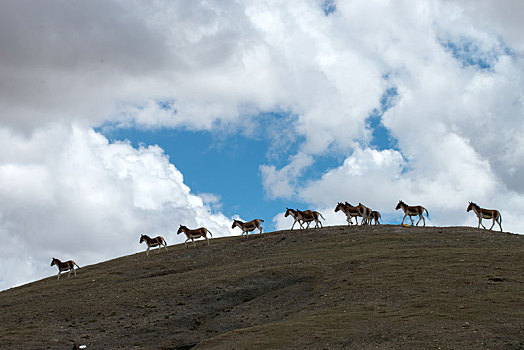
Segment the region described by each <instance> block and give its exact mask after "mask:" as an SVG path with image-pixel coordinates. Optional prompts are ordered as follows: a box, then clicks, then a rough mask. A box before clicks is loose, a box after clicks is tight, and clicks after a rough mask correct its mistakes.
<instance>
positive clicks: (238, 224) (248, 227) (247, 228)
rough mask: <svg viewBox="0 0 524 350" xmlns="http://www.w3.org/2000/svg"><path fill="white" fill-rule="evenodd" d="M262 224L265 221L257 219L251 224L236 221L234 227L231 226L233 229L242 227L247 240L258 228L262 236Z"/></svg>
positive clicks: (250, 222)
mask: <svg viewBox="0 0 524 350" xmlns="http://www.w3.org/2000/svg"><path fill="white" fill-rule="evenodd" d="M262 222H264V220H261V219H255V220H251V221H249V222H243V221H240V220H234V221H233V226H231V228H235V227H240V229H241V230H242V236H244V234H246V238H247V235H248V232H251V231H254V230H255V229H256V228H258V230H259V231H260V234H262V226H260V223H262Z"/></svg>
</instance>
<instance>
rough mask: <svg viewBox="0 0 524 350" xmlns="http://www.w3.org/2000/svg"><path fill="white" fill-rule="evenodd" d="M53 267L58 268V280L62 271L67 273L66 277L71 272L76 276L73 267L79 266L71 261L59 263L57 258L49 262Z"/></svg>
mask: <svg viewBox="0 0 524 350" xmlns="http://www.w3.org/2000/svg"><path fill="white" fill-rule="evenodd" d="M53 265H56V267H58V279H60V274H61V273H62V271H69V273H68V274H67V277H69V276H70V275H71V271H73V272H74V273H75V276H76V270H75V266H76V267H78V268H80V266H78V265H77V264H76V262H74V261H73V260H68V261H64V262H61V261H60V260H58V259H57V258H53V260H51V266H53Z"/></svg>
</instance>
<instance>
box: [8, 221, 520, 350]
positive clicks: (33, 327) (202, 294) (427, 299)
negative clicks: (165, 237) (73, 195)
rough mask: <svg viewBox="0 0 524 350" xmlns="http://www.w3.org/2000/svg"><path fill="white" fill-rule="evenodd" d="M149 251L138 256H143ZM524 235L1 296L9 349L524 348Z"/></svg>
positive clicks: (368, 249)
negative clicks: (74, 345)
mask: <svg viewBox="0 0 524 350" xmlns="http://www.w3.org/2000/svg"><path fill="white" fill-rule="evenodd" d="M140 248H143V247H137V250H138V249H140ZM523 274H524V236H520V235H512V234H507V233H500V232H490V231H485V230H478V229H474V228H468V227H426V228H412V227H401V226H389V225H384V226H372V227H370V226H358V227H345V226H335V227H326V228H323V229H316V230H303V231H299V230H294V231H279V232H274V233H267V234H264V235H262V236H259V235H250V236H249V239H247V240H246V239H242V238H240V237H231V238H220V239H214V240H211V245H210V246H209V247H208V246H204V245H203V244H202V243H199V245H198V246H197V247H196V248H194V247H192V246H190V247H189V249H186V248H185V247H184V246H183V245H176V246H169V251H167V252H166V251H162V252H160V253H157V252H153V253H151V254H150V256H149V257H146V255H145V253H142V252H141V253H137V254H134V255H131V256H126V257H122V258H118V259H115V260H111V261H107V262H104V263H100V264H97V265H91V266H86V267H83V268H81V269H80V270H78V275H77V277H70V278H67V277H65V276H64V277H63V278H61V279H60V281H58V280H57V279H56V275H53V276H51V277H49V278H46V279H44V280H41V281H37V282H34V283H30V284H27V285H24V286H21V287H17V288H13V289H10V290H7V291H3V292H1V293H0V308H1V310H2V312H1V313H0V348H1V349H72V348H73V344H74V343H76V344H78V345H80V344H85V345H87V349H395V348H399V349H524V276H523Z"/></svg>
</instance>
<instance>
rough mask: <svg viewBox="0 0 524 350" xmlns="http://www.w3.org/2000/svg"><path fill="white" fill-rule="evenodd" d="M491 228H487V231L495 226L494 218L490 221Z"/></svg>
mask: <svg viewBox="0 0 524 350" xmlns="http://www.w3.org/2000/svg"><path fill="white" fill-rule="evenodd" d="M491 221H492V222H491V227H490V228H489V230H490V231H491V229H492V228H493V226H495V216H493V220H491Z"/></svg>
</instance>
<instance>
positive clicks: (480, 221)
mask: <svg viewBox="0 0 524 350" xmlns="http://www.w3.org/2000/svg"><path fill="white" fill-rule="evenodd" d="M480 226H482V227H483V228H484V229H486V226H484V224H483V223H482V216H481V217H480V218H479V228H480Z"/></svg>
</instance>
